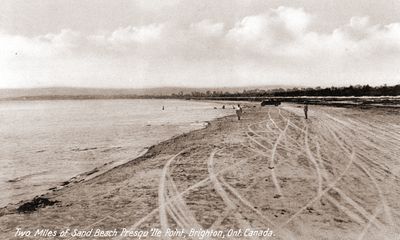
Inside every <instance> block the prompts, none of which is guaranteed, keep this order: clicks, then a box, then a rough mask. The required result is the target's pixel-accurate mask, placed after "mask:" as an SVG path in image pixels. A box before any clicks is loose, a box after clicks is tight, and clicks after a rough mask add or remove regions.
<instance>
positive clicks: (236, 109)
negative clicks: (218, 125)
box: [234, 104, 243, 120]
mask: <svg viewBox="0 0 400 240" xmlns="http://www.w3.org/2000/svg"><path fill="white" fill-rule="evenodd" d="M234 108H235V111H236V116H237V117H238V120H240V117H241V116H242V113H243V109H242V107H241V106H240V104H238V105H237V107H234Z"/></svg>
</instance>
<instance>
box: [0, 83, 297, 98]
mask: <svg viewBox="0 0 400 240" xmlns="http://www.w3.org/2000/svg"><path fill="white" fill-rule="evenodd" d="M289 87H292V86H278V85H271V86H252V87H232V88H228V87H222V88H184V87H162V88H142V89H134V88H118V89H114V88H74V87H52V88H21V89H0V100H5V99H59V98H62V99H80V98H126V97H135V96H136V97H141V96H169V95H171V94H180V93H182V94H190V93H192V92H207V91H211V92H212V91H221V92H231V93H235V92H242V91H244V90H254V89H259V90H269V89H276V88H289Z"/></svg>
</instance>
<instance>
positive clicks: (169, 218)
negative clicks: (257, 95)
mask: <svg viewBox="0 0 400 240" xmlns="http://www.w3.org/2000/svg"><path fill="white" fill-rule="evenodd" d="M244 112H245V113H244V115H243V116H242V117H243V118H242V119H241V120H240V121H238V120H237V119H236V116H235V115H228V116H224V117H220V118H216V119H214V120H212V121H210V124H208V125H207V126H206V127H205V128H202V129H196V130H193V131H190V132H188V133H184V134H181V135H178V136H175V137H173V138H171V139H168V140H166V141H162V142H161V143H159V144H155V145H153V146H151V147H150V148H149V149H148V151H147V152H146V153H144V154H143V155H142V156H140V157H138V158H135V159H132V160H130V161H129V162H126V163H124V164H122V165H118V166H116V167H114V168H112V169H110V170H109V171H107V172H105V173H102V174H99V175H98V176H95V177H93V178H91V179H88V180H85V181H81V182H77V183H74V184H69V185H67V186H65V187H64V188H63V189H60V190H57V191H52V192H49V193H47V194H45V195H43V198H38V199H36V200H35V201H33V202H32V203H31V205H27V206H25V208H26V210H32V211H26V212H20V213H18V211H17V210H16V208H17V207H18V206H17V205H14V206H8V208H7V209H5V208H4V209H0V230H1V231H0V232H2V233H0V238H5V239H18V238H16V237H14V235H13V234H14V233H15V228H16V227H20V228H21V229H23V230H32V231H33V230H34V229H35V227H37V226H40V227H41V228H44V229H50V230H54V231H61V230H64V229H66V228H69V229H71V231H72V230H73V229H78V230H85V229H86V230H87V229H90V228H93V229H100V230H110V229H116V230H117V231H121V230H122V229H137V230H141V231H142V230H143V231H147V230H149V229H152V228H159V229H191V228H196V227H197V226H201V227H202V228H204V229H213V230H222V231H224V230H226V229H246V228H242V226H247V225H249V226H251V227H252V228H254V229H261V230H262V229H264V230H266V229H270V230H271V231H273V233H274V234H275V235H276V239H290V237H289V236H299V237H300V238H299V239H321V238H323V237H324V238H326V239H329V240H333V239H337V237H338V236H340V237H343V238H346V239H357V234H359V233H360V232H362V231H363V226H364V225H363V224H365V222H363V224H361V225H360V223H361V222H360V221H361V220H362V219H360V218H356V217H354V216H355V215H356V214H359V213H358V212H357V209H355V210H350V209H349V208H344V207H342V206H347V205H348V204H354V206H356V207H357V208H358V209H361V208H362V209H364V210H363V211H362V213H364V214H365V215H366V216H369V215H370V214H373V210H374V209H376V207H377V206H379V204H380V203H381V202H380V201H381V199H380V194H379V191H378V192H377V191H376V189H374V185H373V184H370V181H371V180H374V179H375V178H374V177H371V176H375V177H381V175H375V174H396V171H397V172H398V171H400V165H398V163H397V159H395V157H394V156H395V155H390V154H392V152H393V151H394V150H396V149H394V148H391V147H390V146H395V145H396V139H400V134H394V133H393V132H394V129H398V128H399V127H400V126H399V124H398V122H397V119H398V116H399V113H400V112H399V111H398V110H391V109H386V110H382V109H368V110H362V109H343V108H333V107H325V106H315V107H311V109H310V112H309V119H308V120H305V119H304V116H303V115H302V109H301V108H299V107H297V106H296V105H292V104H290V105H286V104H285V105H284V106H280V107H256V108H253V107H252V106H250V107H249V108H244ZM289 122H290V123H289ZM385 129H386V130H385ZM366 130H368V131H366ZM354 133H358V134H354ZM388 134H389V138H387V136H388ZM331 135H332V136H333V137H331ZM335 136H336V137H335ZM371 136H373V138H372V139H380V140H382V141H383V142H374V141H371ZM279 141H281V142H279ZM348 144H352V145H351V146H352V148H354V149H355V151H359V152H361V151H364V152H365V153H363V154H365V157H363V158H360V157H358V156H357V155H354V154H352V153H351V152H349V150H347V149H348V148H350V147H351V146H350V145H348ZM372 144H375V145H374V146H376V149H375V148H370V146H371V145H372ZM367 147H368V148H367ZM350 149H351V148H350ZM367 151H368V152H367ZM318 153H320V154H321V156H323V158H321V157H319V154H318ZM395 154H396V152H395ZM371 163H374V165H373V166H370V164H371ZM386 166H388V167H387V168H389V167H390V170H387V169H386ZM364 169H367V171H372V174H374V175H371V176H370V175H368V174H365V172H363V170H364ZM396 169H397V170H396ZM355 180H357V181H355ZM376 184H378V186H382V188H380V191H381V192H382V193H383V194H386V196H387V199H386V203H387V205H388V206H389V207H390V208H391V209H393V211H397V212H400V205H399V204H398V203H397V201H396V200H397V199H398V197H399V196H398V194H399V193H398V192H394V191H390V188H385V187H384V186H386V185H387V184H389V185H390V184H396V182H393V183H392V182H391V181H384V182H380V181H378V180H377V179H376ZM395 186H396V185H390V187H395ZM344 194H345V195H344ZM343 196H344V197H343ZM352 199H368V201H358V202H357V203H355V202H354V200H352ZM34 204H37V205H38V206H37V207H38V208H35V209H33V208H34V207H35V206H34ZM355 204H357V205H355ZM30 208H32V209H30ZM338 208H339V210H338ZM384 217H385V215H384V214H381V215H379V218H378V220H376V221H379V222H378V223H377V224H379V225H382V228H381V230H380V231H379V232H378V233H377V234H390V233H391V232H390V231H389V230H390V228H389V227H390V226H389V225H388V223H387V222H386V221H383V219H384ZM367 221H368V219H367ZM289 222H290V224H287V223H289ZM386 227H387V228H386ZM322 228H324V229H325V230H324V231H323V232H321V231H318V229H322ZM386 230H387V231H388V232H385V231H386ZM120 238H121V237H116V238H115V239H120ZM34 239H35V238H34ZM89 239H99V238H96V237H95V236H90V237H89ZM110 239H113V238H110ZM147 239H149V238H147ZM150 239H157V238H150ZM238 239H245V238H238Z"/></svg>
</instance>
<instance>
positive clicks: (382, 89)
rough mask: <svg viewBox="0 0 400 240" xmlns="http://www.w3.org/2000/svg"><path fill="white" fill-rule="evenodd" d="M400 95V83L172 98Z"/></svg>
mask: <svg viewBox="0 0 400 240" xmlns="http://www.w3.org/2000/svg"><path fill="white" fill-rule="evenodd" d="M398 95H400V85H395V86H386V85H383V86H378V87H371V86H369V85H363V86H361V85H356V86H349V87H327V88H321V87H315V88H290V89H283V88H278V89H270V90H260V89H254V90H244V91H243V92H235V93H230V92H221V91H206V92H196V91H195V92H192V93H191V94H183V93H182V92H181V93H178V94H172V95H171V97H172V98H236V97H294V96H322V97H323V96H344V97H348V96H356V97H360V96H398Z"/></svg>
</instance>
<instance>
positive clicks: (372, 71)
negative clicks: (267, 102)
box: [0, 0, 400, 88]
mask: <svg viewBox="0 0 400 240" xmlns="http://www.w3.org/2000/svg"><path fill="white" fill-rule="evenodd" d="M272 84H273V85H276V84H285V85H304V86H330V85H349V84H371V85H381V84H388V85H392V84H400V0H384V1H377V0H352V1H349V0H286V1H285V0H281V1H276V0H112V1H111V0H31V1H28V0H1V1H0V88H16V87H46V86H77V87H136V88H142V87H156V86H187V87H216V86H249V85H272Z"/></svg>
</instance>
